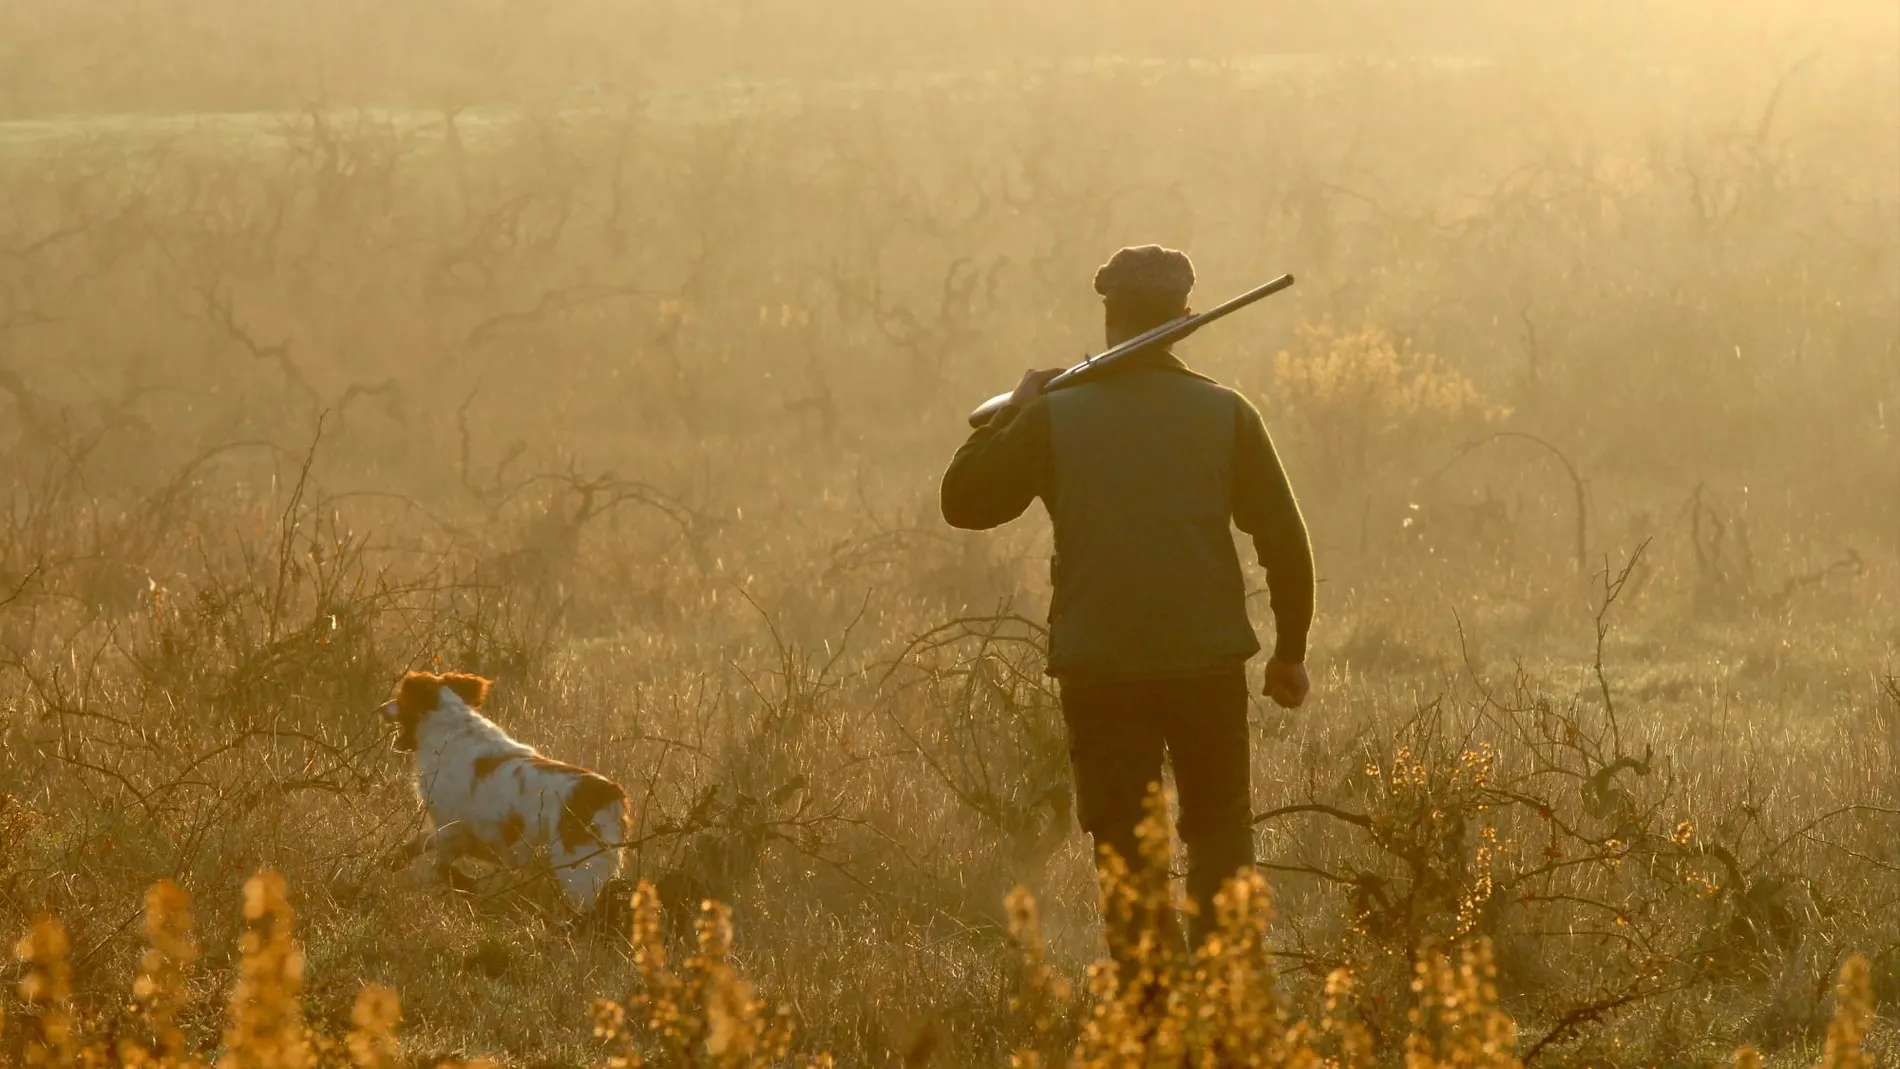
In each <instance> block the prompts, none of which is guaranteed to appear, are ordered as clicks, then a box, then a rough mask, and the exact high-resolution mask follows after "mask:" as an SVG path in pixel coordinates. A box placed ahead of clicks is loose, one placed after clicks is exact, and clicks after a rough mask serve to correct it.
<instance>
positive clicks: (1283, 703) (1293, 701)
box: [1260, 660, 1312, 709]
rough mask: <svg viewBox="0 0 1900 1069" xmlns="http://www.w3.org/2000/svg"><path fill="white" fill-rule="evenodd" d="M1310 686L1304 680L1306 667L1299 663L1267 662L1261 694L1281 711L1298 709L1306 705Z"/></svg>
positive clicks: (1305, 679)
mask: <svg viewBox="0 0 1900 1069" xmlns="http://www.w3.org/2000/svg"><path fill="white" fill-rule="evenodd" d="M1310 689H1312V684H1311V683H1309V682H1308V681H1307V678H1306V665H1305V664H1303V663H1302V662H1299V661H1278V660H1275V661H1268V662H1267V680H1266V685H1265V686H1263V687H1262V688H1261V689H1260V692H1261V693H1262V694H1265V695H1266V696H1267V697H1269V698H1271V699H1273V704H1275V705H1277V706H1279V707H1280V708H1282V709H1298V708H1299V707H1300V706H1301V705H1304V704H1305V703H1306V694H1307V692H1308V691H1309V690H1310Z"/></svg>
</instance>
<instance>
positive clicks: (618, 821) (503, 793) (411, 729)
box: [384, 672, 631, 910]
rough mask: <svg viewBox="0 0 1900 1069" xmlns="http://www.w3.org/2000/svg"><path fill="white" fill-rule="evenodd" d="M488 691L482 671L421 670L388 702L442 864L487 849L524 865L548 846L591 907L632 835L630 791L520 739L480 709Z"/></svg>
mask: <svg viewBox="0 0 1900 1069" xmlns="http://www.w3.org/2000/svg"><path fill="white" fill-rule="evenodd" d="M487 691H488V681H487V680H482V679H479V678H478V677H474V676H459V675H455V674H450V675H446V676H436V675H432V674H430V673H423V672H411V673H409V675H407V676H405V677H404V678H403V682H402V685H401V687H400V688H399V689H398V692H397V697H396V700H395V701H392V702H390V703H389V705H388V706H387V707H385V714H384V715H385V717H387V718H389V719H391V720H394V721H395V722H396V725H397V736H398V737H397V746H398V748H399V749H402V748H407V749H412V750H414V752H415V754H416V793H417V794H418V795H419V796H420V797H421V799H422V802H423V804H424V805H425V806H426V807H427V809H428V811H429V817H430V821H431V822H432V823H433V824H434V826H435V830H434V843H435V849H436V858H437V865H438V867H440V868H443V869H444V870H446V869H447V866H448V865H449V864H451V863H452V862H453V861H454V860H455V858H457V857H460V856H463V855H465V854H470V853H481V854H488V855H490V856H492V857H493V858H495V859H496V860H497V861H500V862H503V863H505V864H510V865H516V866H519V865H524V864H526V863H528V862H529V861H530V860H531V859H532V857H533V853H534V851H535V850H536V849H544V850H546V851H547V852H548V857H549V860H550V862H551V863H552V865H553V867H554V871H555V874H556V876H557V877H558V878H559V879H560V881H561V887H562V888H563V889H564V890H565V891H566V892H567V895H568V898H569V900H570V901H571V902H573V903H574V905H575V906H576V907H578V908H580V909H582V910H591V909H592V908H593V907H594V905H595V904H596V902H597V900H598V899H599V896H600V892H601V890H602V889H603V888H604V887H606V886H607V884H608V883H609V882H610V881H612V880H613V879H614V878H615V877H616V876H617V875H618V874H619V871H620V865H621V855H622V853H623V845H622V844H624V843H625V841H626V840H627V839H628V838H629V836H630V820H631V813H630V811H629V807H628V804H627V797H626V792H625V791H623V790H621V788H620V786H619V785H618V784H616V783H614V782H613V781H612V780H609V779H607V778H606V777H605V776H602V775H600V774H599V773H596V772H590V771H588V770H587V769H584V768H580V767H578V766H576V765H570V764H565V763H563V762H560V761H554V760H550V759H548V758H546V757H543V756H542V755H541V754H540V753H539V752H538V751H536V750H535V749H534V748H533V747H531V746H528V745H525V744H523V743H520V742H517V741H515V740H514V739H512V738H510V737H509V736H508V734H507V733H506V732H504V731H503V730H502V729H501V728H500V727H499V726H498V725H496V724H495V723H494V722H493V721H491V720H489V719H488V718H487V717H484V716H482V715H481V713H480V712H478V711H477V709H478V707H479V706H480V704H481V702H482V700H483V698H485V697H486V695H487ZM405 744H406V745H405Z"/></svg>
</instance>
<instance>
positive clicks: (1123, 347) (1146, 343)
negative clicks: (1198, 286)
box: [970, 275, 1293, 427]
mask: <svg viewBox="0 0 1900 1069" xmlns="http://www.w3.org/2000/svg"><path fill="white" fill-rule="evenodd" d="M1291 285H1293V276H1292V275H1281V276H1280V277H1279V278H1276V279H1274V280H1273V281H1271V282H1269V283H1267V284H1266V285H1264V286H1256V287H1254V288H1253V289H1250V290H1248V291H1247V292H1245V293H1243V294H1241V295H1240V296H1238V297H1235V298H1233V299H1232V300H1229V301H1227V302H1225V303H1224V304H1220V305H1217V306H1215V307H1213V308H1210V309H1208V310H1207V311H1205V312H1202V313H1200V314H1198V315H1190V316H1182V317H1181V318H1179V319H1174V320H1170V321H1168V322H1166V323H1163V324H1161V325H1160V326H1158V327H1155V328H1154V329H1152V330H1148V331H1145V332H1143V333H1141V334H1137V335H1136V336H1134V337H1132V338H1130V339H1128V340H1127V341H1125V342H1122V343H1121V344H1119V345H1116V346H1113V347H1111V348H1108V349H1104V350H1103V351H1101V352H1099V353H1097V354H1095V355H1094V356H1091V357H1089V358H1088V359H1087V360H1084V361H1082V362H1081V363H1079V364H1077V365H1075V366H1074V367H1072V368H1069V369H1068V370H1066V371H1064V372H1063V373H1062V374H1060V375H1057V376H1056V377H1055V378H1053V379H1050V380H1049V382H1048V383H1047V384H1046V385H1044V386H1043V388H1042V392H1044V393H1048V392H1049V391H1050V390H1059V389H1061V388H1062V387H1064V386H1072V385H1074V384H1075V383H1077V382H1079V381H1081V380H1083V379H1085V378H1087V377H1088V376H1089V375H1091V374H1094V373H1096V372H1099V371H1101V370H1102V369H1104V368H1107V367H1111V366H1113V365H1114V364H1115V363H1116V362H1117V361H1119V360H1123V359H1126V358H1127V357H1129V356H1132V355H1134V354H1135V353H1138V352H1141V351H1142V350H1144V349H1147V348H1148V347H1150V346H1153V345H1166V344H1167V343H1168V342H1171V341H1174V340H1175V339H1177V338H1180V337H1183V336H1185V335H1187V334H1191V333H1193V332H1194V331H1196V330H1198V329H1200V328H1201V327H1204V326H1206V325H1207V324H1209V323H1212V322H1213V321H1215V320H1216V319H1221V318H1223V317H1226V316H1229V315H1232V314H1234V313H1235V312H1238V311H1240V310H1241V309H1242V308H1245V307H1247V306H1248V305H1250V304H1253V303H1254V302H1255V301H1258V300H1261V299H1262V298H1265V297H1271V296H1273V295H1274V294H1276V293H1278V292H1280V291H1281V290H1283V289H1286V288H1287V287H1288V286H1291ZM1009 398H1010V395H1009V394H1007V393H999V394H997V395H996V396H995V397H992V398H990V399H989V400H987V401H985V402H983V403H982V404H981V405H978V406H977V408H976V411H974V412H971V413H970V426H972V427H981V426H983V425H984V424H985V423H988V422H989V421H990V420H991V419H993V418H995V416H996V413H997V410H998V409H1000V408H1002V407H1003V406H1004V405H1006V404H1008V403H1009Z"/></svg>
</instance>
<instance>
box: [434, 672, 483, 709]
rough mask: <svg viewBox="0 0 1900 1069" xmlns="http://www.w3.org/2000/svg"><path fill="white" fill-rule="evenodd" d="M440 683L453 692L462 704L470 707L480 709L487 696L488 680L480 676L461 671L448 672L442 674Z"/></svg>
mask: <svg viewBox="0 0 1900 1069" xmlns="http://www.w3.org/2000/svg"><path fill="white" fill-rule="evenodd" d="M442 685H443V686H445V687H447V688H449V689H450V690H452V691H454V692H455V696H456V697H458V698H460V699H462V704H464V705H466V706H468V707H469V708H470V709H480V708H481V707H482V702H483V701H485V700H486V699H487V698H488V687H489V682H488V680H486V679H483V678H482V677H481V676H471V675H468V674H466V673H463V672H448V673H445V674H444V675H443V676H442Z"/></svg>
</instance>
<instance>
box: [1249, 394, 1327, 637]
mask: <svg viewBox="0 0 1900 1069" xmlns="http://www.w3.org/2000/svg"><path fill="white" fill-rule="evenodd" d="M1234 401H1235V403H1236V404H1237V405H1238V406H1239V409H1240V410H1239V412H1237V413H1236V419H1235V421H1234V503H1233V508H1234V526H1236V527H1238V528H1240V530H1241V531H1242V532H1244V533H1245V534H1248V535H1250V536H1252V538H1253V544H1254V552H1255V553H1256V554H1257V555H1258V557H1259V559H1260V566H1261V567H1263V568H1265V569H1266V570H1267V595H1268V598H1269V599H1270V601H1271V602H1272V605H1273V622H1274V629H1275V631H1276V632H1277V639H1276V641H1275V643H1274V648H1273V657H1274V659H1275V660H1279V661H1294V662H1299V661H1304V660H1305V659H1306V633H1307V631H1308V629H1309V628H1311V627H1312V624H1313V606H1314V601H1315V597H1314V585H1315V581H1314V573H1313V546H1312V543H1311V541H1310V540H1309V539H1308V537H1307V532H1306V520H1305V518H1304V517H1302V516H1301V515H1300V504H1299V502H1298V501H1297V500H1295V498H1294V496H1293V488H1292V486H1290V485H1289V484H1288V483H1287V478H1286V470H1285V469H1284V468H1282V467H1281V466H1280V457H1279V455H1278V454H1277V453H1275V452H1274V450H1273V440H1272V439H1271V438H1269V437H1268V436H1267V427H1266V424H1265V423H1263V422H1262V421H1261V419H1260V413H1259V411H1258V410H1256V409H1255V408H1254V407H1253V405H1251V404H1249V403H1248V402H1247V399H1246V398H1244V397H1241V396H1240V395H1239V394H1235V395H1234Z"/></svg>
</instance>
